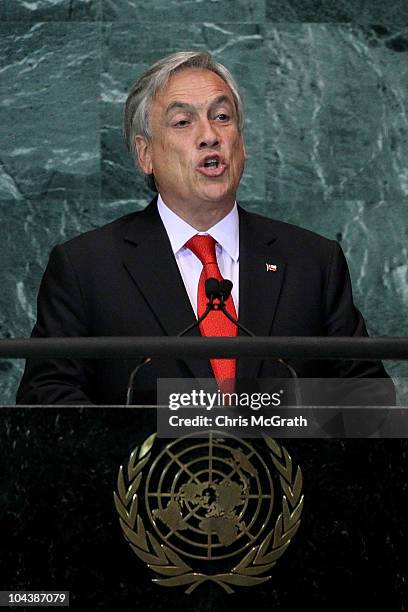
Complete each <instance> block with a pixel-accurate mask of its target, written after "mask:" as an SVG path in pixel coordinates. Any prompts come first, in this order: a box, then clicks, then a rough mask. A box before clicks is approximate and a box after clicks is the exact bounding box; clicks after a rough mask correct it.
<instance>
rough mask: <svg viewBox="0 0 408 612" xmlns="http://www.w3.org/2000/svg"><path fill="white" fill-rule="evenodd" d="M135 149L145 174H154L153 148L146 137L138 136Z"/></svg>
mask: <svg viewBox="0 0 408 612" xmlns="http://www.w3.org/2000/svg"><path fill="white" fill-rule="evenodd" d="M135 147H136V152H137V161H138V163H139V166H140V167H141V169H142V170H143V172H144V173H145V174H152V172H153V163H152V157H151V146H150V143H149V142H147V140H146V138H145V137H144V136H141V134H136V136H135Z"/></svg>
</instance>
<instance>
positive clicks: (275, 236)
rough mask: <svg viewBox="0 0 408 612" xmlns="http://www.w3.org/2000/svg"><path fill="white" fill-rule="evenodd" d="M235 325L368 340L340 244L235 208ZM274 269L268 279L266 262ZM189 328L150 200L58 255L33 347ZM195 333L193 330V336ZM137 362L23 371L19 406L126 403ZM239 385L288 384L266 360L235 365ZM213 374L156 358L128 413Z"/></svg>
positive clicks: (358, 365) (377, 369)
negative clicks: (57, 340)
mask: <svg viewBox="0 0 408 612" xmlns="http://www.w3.org/2000/svg"><path fill="white" fill-rule="evenodd" d="M239 219H240V298H239V318H240V320H241V321H242V323H243V324H244V325H245V326H247V327H248V328H249V329H250V330H252V331H253V332H254V333H255V334H256V335H261V336H264V335H265V336H267V335H275V336H366V335H367V331H366V328H365V325H364V321H363V318H362V316H361V314H360V313H359V311H358V310H357V309H356V308H355V306H354V305H353V300H352V292H351V285H350V278H349V273H348V269H347V264H346V261H345V258H344V255H343V253H342V250H341V248H340V246H339V245H338V244H337V242H334V241H331V240H327V239H325V238H323V237H321V236H318V235H317V234H314V233H312V232H309V231H307V230H304V229H301V228H299V227H296V226H293V225H289V224H287V223H282V222H280V221H273V220H271V219H267V218H265V217H261V216H259V215H255V214H251V213H248V212H246V211H244V210H243V209H241V208H239ZM267 263H269V264H274V265H276V267H277V269H276V271H275V272H268V271H267V269H266V268H267V267H266V264H267ZM194 320H195V315H194V312H193V310H192V308H191V305H190V301H189V299H188V296H187V293H186V291H185V288H184V284H183V281H182V278H181V276H180V273H179V270H178V266H177V263H176V261H175V258H174V256H173V253H172V250H171V246H170V241H169V239H168V237H167V233H166V231H165V229H164V227H163V224H162V222H161V219H160V216H159V214H158V211H157V206H156V201H155V200H154V201H153V202H152V203H151V204H150V205H149V206H148V207H147V208H146V209H145V210H143V211H141V212H136V213H132V214H130V215H127V216H125V217H122V218H120V219H118V220H116V221H114V222H113V223H110V224H109V225H106V226H104V227H101V228H100V229H97V230H94V231H91V232H87V233H85V234H83V235H81V236H79V237H77V238H75V239H73V240H70V241H69V242H66V243H65V244H62V245H58V246H56V247H55V248H54V249H53V251H52V253H51V255H50V260H49V263H48V267H47V269H46V272H45V274H44V277H43V280H42V283H41V287H40V291H39V296H38V309H37V322H36V325H35V327H34V329H33V333H32V336H33V337H36V338H38V337H49V336H56V337H59V336H159V335H169V336H172V335H176V334H177V333H178V332H179V331H180V330H182V329H184V328H185V327H187V326H188V325H189V324H190V323H192V322H193V321H194ZM194 333H195V334H196V335H199V331H198V330H197V329H196V330H195V331H194ZM136 364H137V361H129V360H120V359H119V360H118V359H116V360H111V359H106V360H105V359H103V360H94V361H93V360H72V359H64V360H50V359H47V360H34V359H30V360H28V361H27V364H26V368H25V372H24V376H23V378H22V381H21V384H20V387H19V390H18V395H17V402H18V403H21V404H37V403H44V404H52V403H72V402H74V403H87V402H92V403H96V404H124V403H125V396H126V387H127V382H128V378H129V374H130V372H131V371H132V369H133V368H134V367H135V365H136ZM291 365H292V366H294V367H295V369H296V370H297V372H298V374H299V376H302V377H306V378H321V377H336V376H340V377H351V376H352V377H355V376H356V377H377V378H380V377H386V376H387V375H386V373H385V370H384V369H383V367H382V365H381V364H380V363H379V362H362V361H354V362H353V361H336V362H333V361H326V362H323V361H310V360H309V361H301V360H300V361H299V360H298V361H297V362H295V361H292V362H291ZM237 375H238V376H239V377H243V376H245V377H247V378H255V377H267V376H287V372H284V371H283V372H282V370H281V371H279V366H277V364H276V362H274V361H273V360H261V359H256V358H253V359H247V358H245V359H239V360H238V365H237ZM210 376H211V370H210V366H209V363H208V361H204V360H198V359H197V360H194V359H188V360H183V359H154V360H153V362H152V363H151V364H150V365H149V366H146V367H145V368H144V369H143V371H141V373H140V376H138V379H137V380H136V393H135V396H134V403H143V402H151V401H152V398H153V395H152V393H154V390H155V387H156V379H157V378H158V377H164V378H179V377H188V378H192V377H202V378H206V377H207V378H208V377H210Z"/></svg>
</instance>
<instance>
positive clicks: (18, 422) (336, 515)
mask: <svg viewBox="0 0 408 612" xmlns="http://www.w3.org/2000/svg"><path fill="white" fill-rule="evenodd" d="M155 425H156V420H155V413H154V411H153V410H140V409H139V410H136V409H134V410H132V409H124V408H92V409H90V408H86V407H84V408H80V407H77V406H75V407H70V408H20V407H12V408H2V409H1V438H0V470H1V472H0V473H1V507H0V521H1V522H0V537H1V540H0V541H1V544H0V549H1V550H0V590H30V589H32V590H42V589H47V590H58V589H61V590H69V591H70V598H71V605H70V607H71V609H78V610H79V609H81V610H89V611H91V610H92V611H93V612H96V611H97V610H104V611H105V610H106V611H109V612H111V611H112V610H120V611H122V612H127V611H132V612H133V611H135V610H146V611H147V610H152V611H153V610H154V611H155V612H156V611H159V610H165V611H166V612H173V611H174V612H175V611H178V612H179V611H184V610H186V611H187V610H189V611H190V610H197V611H206V612H207V611H208V612H209V611H212V610H217V611H218V610H219V611H221V610H222V611H224V610H226V609H227V606H228V609H232V610H234V611H240V610H242V611H244V610H245V611H251V612H252V611H255V610H256V611H266V610H268V611H269V610H302V609H303V608H305V609H306V608H308V609H312V610H314V611H317V610H324V611H325V612H327V610H333V609H343V610H347V611H348V612H351V611H354V610H355V611H361V612H363V611H364V612H365V611H366V610H369V609H370V608H372V609H380V608H383V609H385V610H389V611H391V610H392V611H397V610H398V611H400V610H401V611H402V610H406V609H407V601H408V594H407V591H408V565H407V563H406V550H407V546H408V511H407V509H408V487H407V480H408V461H407V459H408V457H407V448H408V441H407V440H378V439H377V440H308V441H304V440H285V441H283V444H284V446H285V447H286V448H287V450H288V451H289V453H290V454H291V456H292V457H293V459H294V461H295V462H296V463H297V464H299V465H300V466H301V468H302V471H303V476H304V494H305V509H304V513H303V518H302V524H301V527H300V530H299V532H298V534H297V535H296V537H295V538H294V540H293V542H292V543H291V545H290V546H289V548H288V550H287V551H286V553H285V554H284V555H283V557H282V558H281V559H280V560H279V561H278V563H277V565H276V566H275V568H274V569H273V570H272V572H273V574H272V580H270V581H269V582H268V583H265V584H264V585H261V586H258V587H250V588H242V587H241V588H239V587H237V588H236V592H235V594H232V595H227V594H226V593H224V592H223V591H222V590H221V589H220V588H219V587H218V586H216V585H209V584H205V585H203V586H201V587H199V588H197V590H196V591H195V592H194V593H193V594H191V595H185V594H184V589H182V588H165V587H160V586H157V585H155V584H153V583H152V582H151V580H150V578H151V574H150V571H149V570H148V569H147V567H146V566H145V564H144V563H142V562H141V561H139V560H138V558H137V557H136V556H135V554H134V553H133V552H132V550H131V549H130V547H129V545H128V544H127V543H126V541H125V540H124V538H123V535H122V531H121V529H120V527H119V523H118V515H117V512H116V510H115V507H114V504H113V490H114V489H115V487H116V478H117V473H118V468H119V466H120V465H121V464H126V463H127V460H128V457H129V454H130V452H131V450H132V449H133V448H134V447H135V446H136V445H137V444H139V443H140V442H142V441H143V440H144V439H145V438H146V437H147V436H148V434H149V433H151V432H152V431H154V430H155V429H156V427H155ZM404 559H405V561H404Z"/></svg>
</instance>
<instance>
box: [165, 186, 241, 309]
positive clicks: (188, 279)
mask: <svg viewBox="0 0 408 612" xmlns="http://www.w3.org/2000/svg"><path fill="white" fill-rule="evenodd" d="M157 208H158V211H159V215H160V217H161V220H162V221H163V224H164V227H165V229H166V232H167V235H168V237H169V239H170V243H171V247H172V249H173V253H174V257H175V258H176V262H177V265H178V267H179V270H180V274H181V277H182V279H183V282H184V286H185V288H186V291H187V294H188V297H189V298H190V302H191V306H192V307H193V310H194V312H195V315H196V316H197V291H198V281H199V279H200V275H201V271H202V269H203V265H202V263H201V261H200V260H199V259H198V257H196V255H194V253H193V252H192V251H190V249H188V248H187V247H186V246H184V245H185V244H186V242H188V241H189V240H190V238H192V237H193V236H195V235H196V234H201V235H206V234H209V235H210V236H212V237H213V238H214V239H215V241H216V243H217V244H216V246H215V253H216V256H217V262H218V267H219V269H220V272H221V276H222V277H223V278H226V279H229V280H230V281H232V283H233V288H232V297H233V300H234V304H235V309H236V311H237V316H238V307H239V304H238V298H239V219H238V209H237V204H236V203H235V204H234V207H233V209H232V210H231V212H229V213H228V215H227V216H226V217H224V218H223V219H221V221H219V222H218V223H217V224H216V225H213V227H210V228H209V229H208V230H207V231H206V232H197V230H196V229H195V228H194V227H191V225H189V224H188V223H186V222H185V221H184V220H183V219H181V218H180V217H179V216H178V215H176V213H174V212H173V211H172V210H170V208H168V206H166V204H165V203H164V202H163V199H162V197H161V195H160V194H159V197H158V199H157Z"/></svg>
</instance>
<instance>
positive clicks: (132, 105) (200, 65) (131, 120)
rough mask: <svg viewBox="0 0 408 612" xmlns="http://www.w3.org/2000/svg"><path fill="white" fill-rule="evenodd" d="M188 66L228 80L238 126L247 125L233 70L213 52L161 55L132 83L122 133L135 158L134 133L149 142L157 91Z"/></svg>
mask: <svg viewBox="0 0 408 612" xmlns="http://www.w3.org/2000/svg"><path fill="white" fill-rule="evenodd" d="M187 68H197V69H201V70H210V71H211V72H214V73H215V74H218V76H219V77H221V78H222V79H223V81H225V82H226V84H227V85H228V87H229V88H230V90H231V93H232V97H233V99H234V103H235V110H236V113H237V118H238V125H239V129H240V130H242V129H243V125H244V105H243V101H242V98H241V94H240V92H239V89H238V86H237V84H236V82H235V80H234V77H233V76H232V74H231V73H230V71H229V70H228V69H227V68H226V67H225V66H223V65H222V64H220V63H219V62H216V61H214V60H213V58H212V57H211V55H210V54H209V53H207V52H203V51H180V52H179V53H173V54H172V55H168V56H167V57H164V58H162V59H161V60H159V61H158V62H156V63H155V64H153V65H152V66H150V68H148V69H147V70H146V72H144V73H143V74H142V75H141V76H140V77H139V78H138V79H137V81H136V82H135V83H134V84H133V85H132V88H131V90H130V92H129V95H128V97H127V100H126V104H125V110H124V117H123V133H124V137H125V141H126V145H127V148H128V150H129V151H130V152H131V153H132V155H133V156H134V158H135V159H137V155H136V147H135V136H136V134H140V135H142V136H144V138H145V139H146V140H147V141H148V142H149V141H150V140H151V138H152V134H151V129H150V121H149V119H150V109H151V105H152V102H153V99H154V97H155V95H156V94H157V92H158V91H160V90H161V89H163V88H164V87H166V85H167V82H168V80H169V78H170V77H171V76H172V75H173V74H175V73H176V72H180V71H181V70H185V69H187ZM146 181H147V184H148V185H149V187H151V188H152V189H153V190H156V185H155V183H154V177H153V175H147V176H146Z"/></svg>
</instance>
